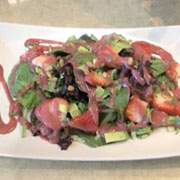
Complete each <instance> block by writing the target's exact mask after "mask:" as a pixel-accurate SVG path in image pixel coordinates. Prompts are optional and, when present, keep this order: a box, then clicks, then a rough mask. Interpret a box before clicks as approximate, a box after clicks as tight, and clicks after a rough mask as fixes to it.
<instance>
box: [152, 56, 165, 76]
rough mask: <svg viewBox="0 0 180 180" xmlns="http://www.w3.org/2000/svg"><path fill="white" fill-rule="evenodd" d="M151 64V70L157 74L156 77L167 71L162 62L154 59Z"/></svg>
mask: <svg viewBox="0 0 180 180" xmlns="http://www.w3.org/2000/svg"><path fill="white" fill-rule="evenodd" d="M150 62H151V66H150V68H151V70H152V71H154V72H155V73H156V76H159V75H161V74H163V73H164V72H165V71H166V70H165V68H164V66H163V63H162V61H161V60H158V59H152V60H151V61H150Z"/></svg>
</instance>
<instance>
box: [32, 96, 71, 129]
mask: <svg viewBox="0 0 180 180" xmlns="http://www.w3.org/2000/svg"><path fill="white" fill-rule="evenodd" d="M68 107H69V103H68V102H67V101H66V100H65V99H63V98H54V99H51V100H46V101H44V102H43V103H42V104H41V105H40V106H38V107H37V108H36V109H35V115H36V117H37V118H38V120H39V121H41V122H42V123H43V124H44V125H46V126H47V127H49V128H51V129H53V130H60V129H61V127H62V121H63V120H64V119H65V118H66V114H67V111H66V110H67V109H68Z"/></svg>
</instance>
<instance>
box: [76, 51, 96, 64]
mask: <svg viewBox="0 0 180 180" xmlns="http://www.w3.org/2000/svg"><path fill="white" fill-rule="evenodd" d="M96 58H97V57H96V55H95V54H88V55H86V56H82V57H77V58H75V61H76V62H77V63H78V64H79V65H83V64H85V63H86V62H88V61H90V62H92V63H93V60H94V59H96Z"/></svg>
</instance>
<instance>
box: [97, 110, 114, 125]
mask: <svg viewBox="0 0 180 180" xmlns="http://www.w3.org/2000/svg"><path fill="white" fill-rule="evenodd" d="M115 119H116V112H109V113H106V115H105V116H104V118H103V119H102V121H101V124H100V125H101V126H102V125H104V124H107V123H109V122H112V121H114V120H115Z"/></svg>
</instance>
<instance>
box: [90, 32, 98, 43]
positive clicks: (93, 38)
mask: <svg viewBox="0 0 180 180" xmlns="http://www.w3.org/2000/svg"><path fill="white" fill-rule="evenodd" d="M90 38H91V39H92V40H94V41H96V42H97V41H98V38H97V37H96V36H94V35H93V34H91V36H90Z"/></svg>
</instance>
